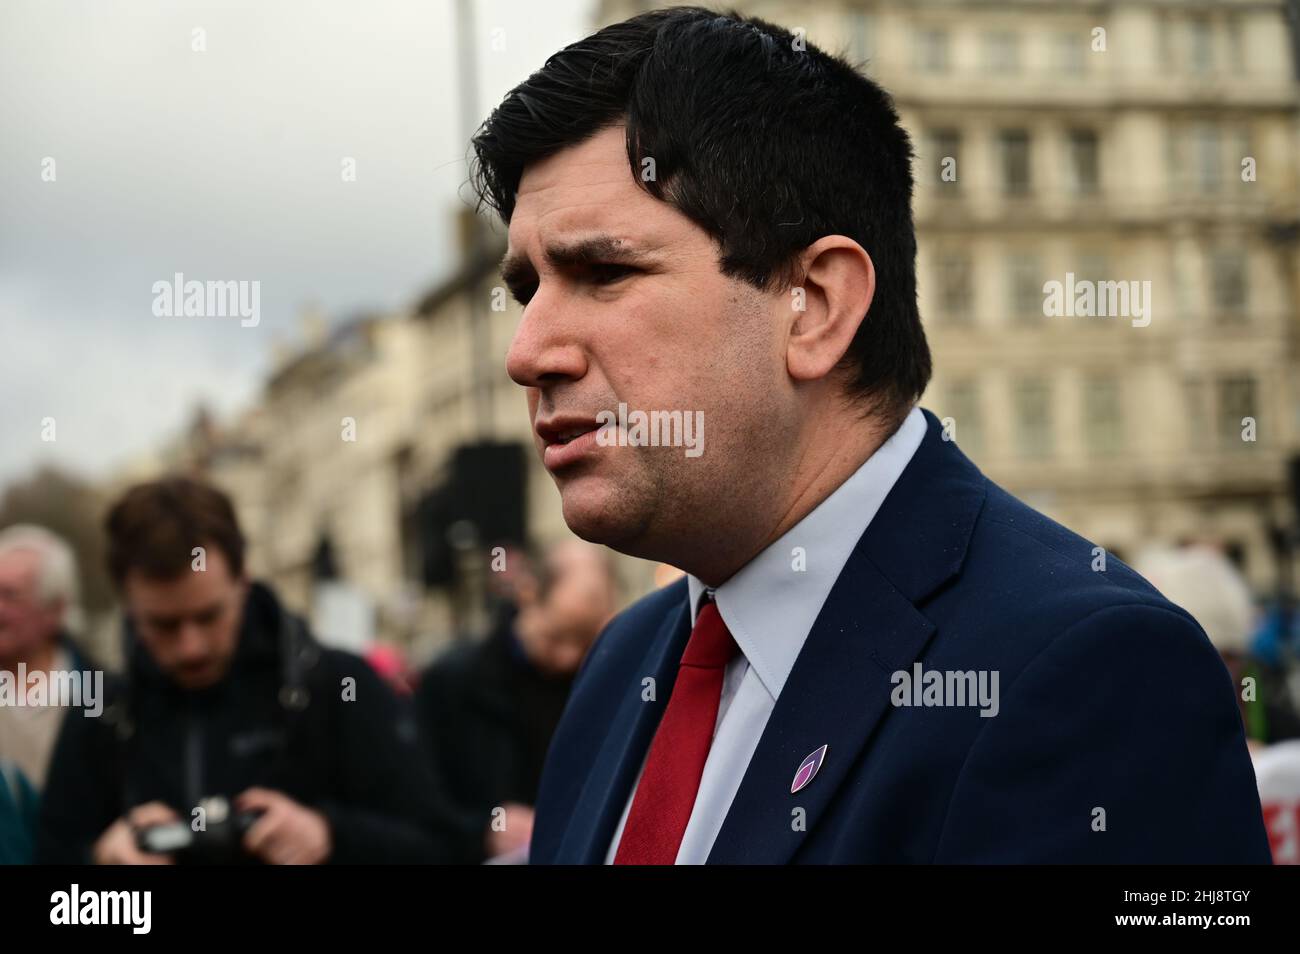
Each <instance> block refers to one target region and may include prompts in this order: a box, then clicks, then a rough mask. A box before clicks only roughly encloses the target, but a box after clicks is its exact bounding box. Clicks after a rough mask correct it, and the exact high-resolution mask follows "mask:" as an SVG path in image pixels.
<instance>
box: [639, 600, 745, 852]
mask: <svg viewBox="0 0 1300 954" xmlns="http://www.w3.org/2000/svg"><path fill="white" fill-rule="evenodd" d="M736 649H737V647H736V642H735V640H734V639H732V638H731V633H729V632H727V625H726V624H725V623H724V622H723V621H722V616H721V615H720V614H719V613H718V607H717V604H716V603H714V602H713V601H712V600H710V601H709V602H707V603H705V604H704V606H702V607H701V608H700V614H699V616H698V617H697V618H696V620H695V628H694V629H692V630H691V638H690V640H689V641H688V642H687V644H686V651H685V652H683V653H682V659H681V662H680V663H679V664H678V667H677V681H676V682H675V683H674V684H673V691H672V695H671V696H670V697H669V699H668V708H667V710H665V712H664V716H663V719H662V720H661V721H660V723H659V728H658V729H657V730H655V737H654V741H653V742H652V743H651V744H650V757H649V758H648V759H647V760H646V764H645V769H644V770H643V771H642V773H641V782H640V784H639V785H637V789H636V795H635V796H634V797H633V799H632V809H631V811H630V812H628V816H627V823H626V824H625V825H624V826H623V837H622V839H620V841H619V843H618V851H617V853H616V854H615V855H614V864H616V865H671V864H672V863H673V862H675V861H676V860H677V849H678V848H679V847H680V846H681V843H682V835H684V834H685V833H686V823H687V822H689V821H690V820H691V809H693V808H694V807H695V795H696V793H697V792H699V789H700V776H701V775H703V774H704V762H705V760H706V759H707V758H708V757H709V746H711V745H712V744H713V729H714V726H715V724H716V722H717V720H718V703H719V701H720V700H721V698H722V677H723V675H724V673H725V671H726V668H727V663H728V662H729V661H730V660H731V658H732V656H734V655H735V654H736Z"/></svg>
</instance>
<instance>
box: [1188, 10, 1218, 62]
mask: <svg viewBox="0 0 1300 954" xmlns="http://www.w3.org/2000/svg"><path fill="white" fill-rule="evenodd" d="M1187 58H1188V64H1189V65H1190V66H1191V69H1192V72H1193V73H1196V74H1197V75H1200V76H1204V75H1206V74H1209V73H1213V72H1214V31H1213V28H1212V26H1211V24H1210V21H1209V20H1207V19H1205V18H1204V17H1193V18H1191V19H1189V20H1188V21H1187Z"/></svg>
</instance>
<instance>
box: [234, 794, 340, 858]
mask: <svg viewBox="0 0 1300 954" xmlns="http://www.w3.org/2000/svg"><path fill="white" fill-rule="evenodd" d="M235 801H236V805H237V807H238V808H239V810H240V811H260V812H262V816H261V817H260V818H258V820H257V821H256V822H255V823H254V824H253V827H252V828H250V829H249V830H248V833H247V834H245V835H244V850H245V851H247V852H248V853H249V854H250V855H253V856H254V857H256V858H260V859H261V860H262V861H264V862H266V863H267V864H269V865H318V864H322V863H323V862H324V861H325V860H326V859H328V858H329V856H330V852H331V851H333V848H334V844H333V837H332V836H331V833H330V826H329V822H328V821H326V820H325V816H324V815H322V814H321V813H320V812H317V811H313V810H312V809H310V808H307V807H306V806H305V805H300V804H298V803H297V802H295V801H294V800H293V799H292V798H290V797H289V796H288V795H285V794H283V793H282V792H275V791H271V790H270V789H265V788H250V789H249V790H248V791H246V792H244V793H243V794H242V795H240V796H239V798H237V799H236V800H235Z"/></svg>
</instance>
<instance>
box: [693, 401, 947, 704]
mask: <svg viewBox="0 0 1300 954" xmlns="http://www.w3.org/2000/svg"><path fill="white" fill-rule="evenodd" d="M925 432H926V422H925V415H924V414H922V412H921V409H920V408H919V407H914V408H912V410H911V411H910V412H909V413H908V415H907V417H906V418H904V420H903V423H902V425H901V426H900V427H899V428H898V430H896V431H895V432H894V433H893V435H892V436H891V437H890V438H889V439H888V440H887V441H885V443H883V444H882V445H880V447H879V448H877V450H876V452H875V453H874V454H872V455H871V456H870V457H869V458H867V460H866V461H865V462H864V463H863V464H862V466H861V467H859V468H858V469H857V470H856V471H855V472H854V473H853V475H852V476H850V477H849V479H848V480H846V481H844V483H842V484H840V486H839V487H837V488H836V489H835V491H834V492H833V493H832V494H831V495H830V496H829V497H827V498H826V499H825V500H823V501H822V502H821V503H820V504H818V505H817V507H816V508H814V509H813V510H812V512H811V513H809V514H808V515H807V516H806V517H804V518H803V519H802V520H800V521H799V522H798V523H797V524H795V525H794V526H793V527H791V528H790V530H789V531H788V532H787V533H786V534H785V535H784V536H782V537H781V538H780V539H779V540H777V541H775V542H774V543H772V544H771V545H769V546H768V547H767V548H766V549H765V550H763V551H762V552H761V553H759V554H758V556H756V557H754V559H752V560H750V561H749V562H748V563H746V564H745V565H744V566H743V567H741V568H740V569H739V570H738V571H736V573H735V574H734V575H733V576H732V577H731V578H730V579H729V580H727V581H726V582H725V583H723V584H722V585H721V586H719V587H717V588H716V590H715V591H714V599H715V601H716V602H717V604H718V612H719V614H721V616H722V621H723V622H724V623H726V624H727V629H728V630H730V632H731V635H732V637H733V638H734V639H735V640H736V645H738V646H739V647H740V650H741V652H743V653H744V654H745V659H746V660H747V661H748V662H749V665H750V666H752V667H753V669H754V671H755V672H756V673H757V675H758V677H759V679H760V680H761V682H762V684H763V687H764V688H765V689H766V690H767V691H768V693H769V694H770V695H771V697H772V698H773V699H774V700H775V699H776V698H777V697H778V696H780V694H781V689H782V687H784V686H785V681H786V679H787V678H788V677H789V675H790V670H791V669H793V668H794V662H795V660H796V659H797V658H798V656H799V652H800V650H802V649H803V644H804V641H805V640H806V639H807V638H808V633H809V632H810V631H811V630H812V627H813V623H815V622H816V621H817V616H818V614H819V613H821V609H822V604H824V603H825V602H826V597H828V596H829V595H830V592H831V588H832V587H833V586H834V585H835V581H836V580H837V579H839V575H840V571H841V570H843V569H844V565H845V564H846V563H847V562H848V559H849V555H850V554H851V553H852V552H853V548H854V547H855V546H857V543H858V540H859V539H860V538H861V536H862V534H863V533H865V532H866V529H867V527H868V526H869V525H870V523H871V520H872V518H873V517H875V515H876V512H877V511H879V510H880V506H881V504H883V503H884V501H885V497H886V496H888V494H889V491H890V490H891V489H892V488H893V486H894V484H895V482H897V480H898V477H899V475H900V474H901V473H902V472H903V469H904V468H905V467H906V466H907V463H908V461H910V460H911V459H912V455H913V454H915V453H916V449H917V448H918V447H920V446H921V440H922V439H923V438H924V437H925ZM801 567H802V568H801ZM686 582H687V588H688V590H689V593H690V600H691V619H692V620H694V619H695V616H696V614H697V613H698V612H699V606H700V599H701V598H702V597H703V595H704V592H705V590H706V589H707V587H706V586H705V585H704V583H702V582H701V581H700V580H699V579H697V578H696V577H694V576H691V575H689V574H688V575H687V578H686Z"/></svg>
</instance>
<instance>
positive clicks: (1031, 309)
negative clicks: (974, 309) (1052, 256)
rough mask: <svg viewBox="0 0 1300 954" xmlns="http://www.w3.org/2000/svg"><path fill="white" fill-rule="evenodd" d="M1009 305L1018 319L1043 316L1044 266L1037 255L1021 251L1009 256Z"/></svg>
mask: <svg viewBox="0 0 1300 954" xmlns="http://www.w3.org/2000/svg"><path fill="white" fill-rule="evenodd" d="M1006 267H1007V271H1006V274H1007V307H1008V309H1009V310H1010V312H1011V315H1012V316H1013V317H1014V318H1015V319H1016V320H1017V321H1024V322H1033V321H1038V320H1041V319H1042V318H1043V266H1042V262H1040V261H1039V260H1038V258H1037V257H1036V256H1033V255H1027V254H1024V253H1020V252H1015V253H1012V254H1011V255H1009V256H1008V257H1007V262H1006Z"/></svg>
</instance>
